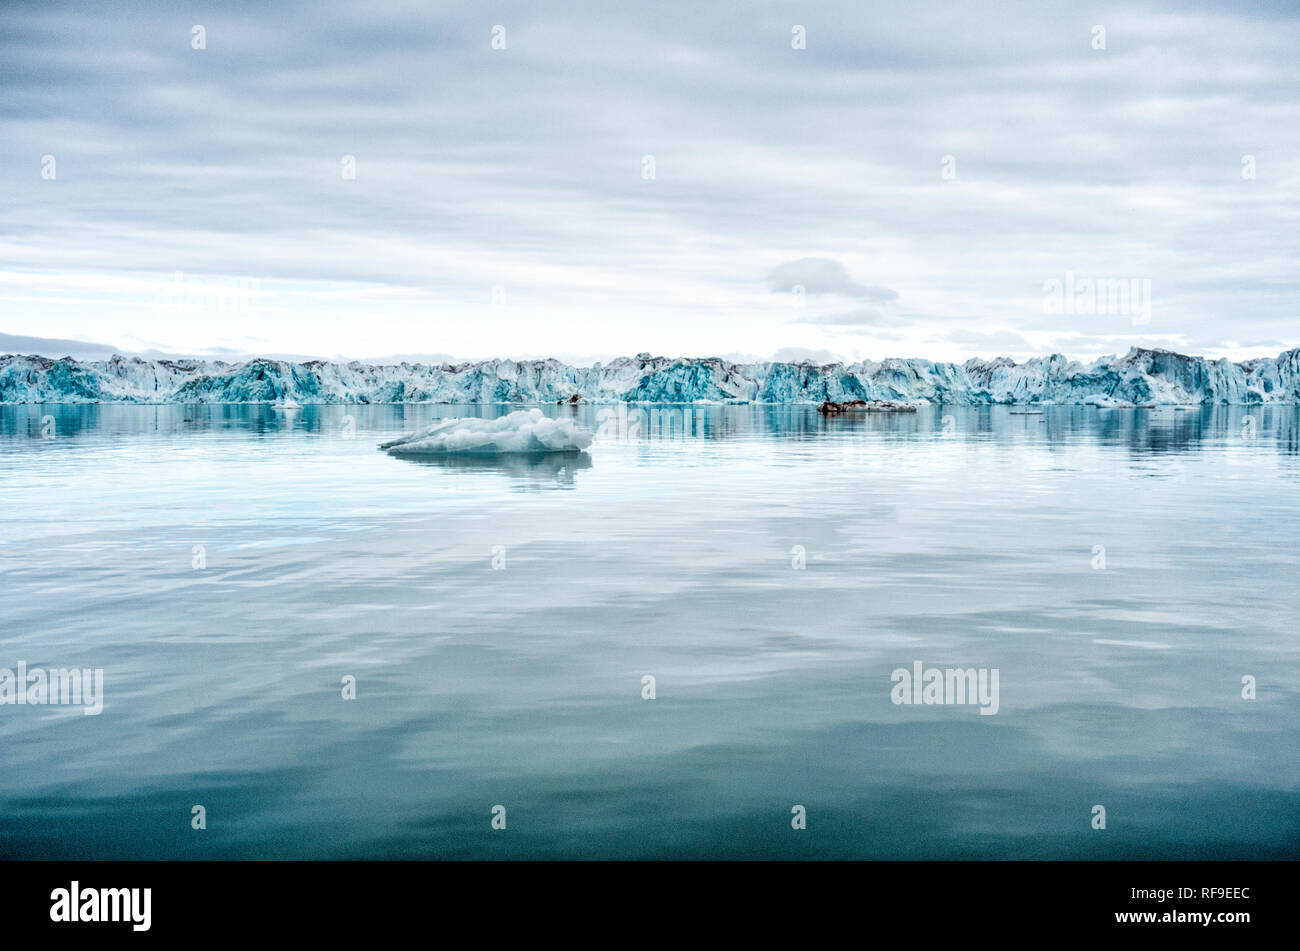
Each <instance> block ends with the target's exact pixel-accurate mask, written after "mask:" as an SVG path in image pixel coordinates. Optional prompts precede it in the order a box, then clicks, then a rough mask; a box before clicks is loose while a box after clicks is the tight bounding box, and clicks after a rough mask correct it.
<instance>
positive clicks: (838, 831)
mask: <svg viewBox="0 0 1300 951" xmlns="http://www.w3.org/2000/svg"><path fill="white" fill-rule="evenodd" d="M514 408H516V407H506V406H502V407H496V406H473V407H452V406H427V405H411V406H305V407H303V408H301V409H298V410H294V411H286V410H284V409H283V408H275V407H269V406H16V407H14V406H11V407H2V408H0V573H3V577H4V580H5V584H4V588H3V590H2V591H0V668H9V669H13V668H15V666H16V665H17V664H18V662H19V661H26V662H27V663H28V664H29V665H31V666H37V665H40V666H45V667H57V666H78V667H99V668H102V669H103V670H104V689H105V700H104V711H103V713H102V714H101V715H99V716H91V717H87V716H83V715H81V713H80V712H78V711H76V710H72V709H68V708H60V707H38V706H22V707H19V706H13V705H0V856H4V857H47V858H48V857H92V858H118V857H151V858H168V857H196V858H197V857H465V858H469V857H597V856H599V857H606V856H618V857H639V856H648V857H656V858H672V857H690V858H695V857H780V858H804V857H810V858H811V857H821V858H848V857H868V858H891V857H899V858H926V857H938V858H979V857H1018V856H1025V857H1051V858H1060V857H1070V856H1078V857H1085V858H1098V859H1103V858H1136V857H1144V858H1158V857H1169V858H1193V857H1200V858H1209V857H1216V858H1232V857H1238V858H1251V857H1257V858H1264V857H1290V858H1294V857H1297V855H1298V854H1300V763H1298V762H1297V759H1296V757H1295V737H1296V728H1297V710H1300V705H1298V704H1297V701H1298V700H1300V690H1298V689H1297V683H1298V682H1300V642H1298V641H1297V638H1296V636H1295V618H1296V615H1297V608H1300V594H1298V592H1300V585H1298V584H1297V582H1300V555H1298V554H1297V549H1296V546H1295V545H1294V544H1293V543H1292V542H1291V540H1292V539H1294V538H1295V537H1297V533H1298V532H1300V505H1298V502H1297V499H1298V498H1300V497H1298V496H1297V485H1296V483H1297V475H1298V474H1300V454H1298V453H1297V448H1298V444H1300V438H1298V433H1300V413H1298V412H1297V410H1296V408H1294V407H1281V406H1267V407H1259V406H1255V407H1193V408H1190V409H1181V410H1180V409H1175V408H1161V409H1155V410H1103V409H1095V408H1089V407H1044V408H1042V415H1025V414H1024V412H1025V411H1024V409H1023V408H1008V407H1001V406H978V407H971V406H960V407H944V406H933V407H924V408H922V410H921V411H920V412H917V413H911V414H902V415H890V414H861V415H845V416H839V417H833V418H829V419H827V418H823V417H821V416H820V415H819V414H818V413H817V412H816V408H815V407H812V406H739V407H734V406H667V407H636V406H633V407H627V406H624V407H618V406H614V407H608V406H593V405H585V404H584V405H579V406H561V407H544V408H543V411H544V412H547V413H553V414H566V415H572V416H573V417H575V418H576V419H577V420H579V421H580V422H581V423H582V425H584V426H586V427H587V428H589V429H591V430H592V431H593V432H596V433H597V438H596V440H595V442H594V443H593V445H592V447H591V449H590V450H589V452H588V453H579V454H574V456H573V457H571V458H570V457H567V456H565V457H539V458H522V457H500V458H483V457H454V456H447V457H439V458H436V459H418V460H416V459H409V458H400V459H399V458H394V457H391V456H389V455H388V454H386V453H384V452H381V451H379V450H378V449H377V446H378V444H379V443H380V442H383V441H384V440H386V439H391V438H393V437H394V436H396V435H399V434H401V433H403V432H409V431H412V430H415V429H419V428H422V427H425V426H428V425H429V424H430V423H431V422H433V421H434V420H436V419H438V418H442V417H449V416H466V415H473V416H495V415H499V414H501V413H505V412H508V411H510V410H511V409H514ZM47 437H48V438H47ZM552 489H566V490H568V491H549V490H552ZM915 661H922V662H923V663H925V664H926V665H928V666H938V667H974V668H997V669H998V670H999V671H1000V683H1001V704H1000V708H999V711H998V713H997V714H996V715H994V716H980V715H978V713H976V711H975V710H974V709H972V708H969V707H960V706H895V705H894V704H893V703H892V702H891V700H890V687H891V684H892V682H891V671H893V670H894V669H895V668H898V667H908V666H910V665H911V664H913V663H914V662H915ZM348 676H351V677H355V678H356V684H357V699H355V700H345V699H343V696H342V693H341V691H342V679H343V678H344V677H348ZM646 676H653V677H654V678H655V683H656V695H655V699H653V700H646V699H643V696H642V690H643V678H644V677H646ZM1246 676H1251V677H1254V678H1255V679H1256V681H1257V684H1258V688H1257V691H1258V692H1257V696H1256V698H1255V699H1253V700H1246V699H1244V698H1243V697H1242V690H1243V687H1242V678H1243V677H1246ZM196 803H198V804H203V805H205V806H206V807H207V810H208V817H209V822H208V829H207V831H205V832H203V833H197V832H194V831H192V830H191V829H190V826H189V820H190V810H191V808H192V806H193V805H194V804H196ZM498 803H501V804H504V805H506V806H507V808H508V815H509V827H508V832H507V833H505V834H495V833H493V832H492V830H491V827H490V824H489V822H490V818H491V817H490V809H491V807H492V806H493V805H495V804H498ZM794 804H801V805H804V806H805V807H806V808H807V812H808V828H807V829H806V830H804V831H801V832H794V831H793V830H792V829H791V827H790V809H791V806H792V805H794ZM1097 804H1103V805H1105V807H1106V809H1107V815H1108V826H1107V829H1106V831H1105V832H1099V831H1094V830H1093V829H1092V828H1091V826H1090V819H1091V815H1092V813H1091V810H1092V808H1093V806H1094V805H1097Z"/></svg>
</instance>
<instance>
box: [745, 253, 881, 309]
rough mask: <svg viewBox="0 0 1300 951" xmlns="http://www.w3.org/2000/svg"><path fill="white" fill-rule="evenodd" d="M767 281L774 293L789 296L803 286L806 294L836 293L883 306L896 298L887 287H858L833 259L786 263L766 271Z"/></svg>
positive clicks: (811, 259)
mask: <svg viewBox="0 0 1300 951" xmlns="http://www.w3.org/2000/svg"><path fill="white" fill-rule="evenodd" d="M767 280H768V283H769V286H770V287H771V289H772V293H773V294H788V293H790V290H791V288H794V287H796V286H799V287H802V288H803V289H804V293H805V294H839V295H841V296H843V297H857V298H864V299H866V300H869V301H872V302H873V303H884V302H885V301H892V300H897V299H898V291H895V290H891V289H890V288H888V287H877V286H874V285H871V284H859V283H858V282H857V281H855V280H853V278H851V277H850V276H849V272H848V271H847V270H845V268H844V265H843V264H841V263H840V262H839V261H836V260H833V259H832V258H799V260H797V261H786V262H785V263H784V264H781V265H778V266H777V267H774V268H772V270H771V271H769V272H768V275H767Z"/></svg>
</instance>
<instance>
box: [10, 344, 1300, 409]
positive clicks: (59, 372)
mask: <svg viewBox="0 0 1300 951" xmlns="http://www.w3.org/2000/svg"><path fill="white" fill-rule="evenodd" d="M575 395H577V396H580V397H581V398H583V399H585V400H588V401H590V402H597V403H617V402H656V403H682V402H685V403H691V402H701V401H710V402H720V403H721V402H760V403H820V402H822V401H823V400H835V401H843V400H851V399H864V400H874V399H882V400H898V401H906V402H931V403H1037V404H1050V403H1065V404H1095V405H1145V404H1153V403H1155V404H1168V403H1181V404H1194V403H1297V402H1300V348H1298V349H1295V350H1288V351H1286V352H1285V353H1282V354H1280V355H1279V356H1277V357H1275V358H1265V359H1256V360H1248V361H1245V362H1243V363H1233V362H1231V361H1229V360H1208V359H1205V358H1203V357H1189V356H1184V355H1183V354H1179V353H1173V352H1171V351H1168V350H1143V349H1133V350H1130V351H1129V352H1128V353H1127V354H1126V355H1124V356H1122V357H1103V358H1101V359H1100V360H1095V361H1093V362H1091V363H1080V362H1078V361H1072V360H1068V359H1067V358H1065V357H1063V356H1061V355H1060V354H1056V355H1053V356H1050V357H1037V358H1034V359H1032V360H1027V361H1025V362H1024V363H1016V362H1014V361H1013V360H1010V359H1008V358H1007V357H1000V358H998V359H996V360H992V361H983V360H968V361H967V362H966V363H962V364H957V363H933V362H931V361H929V360H916V359H907V360H901V359H886V360H881V361H879V362H877V361H873V360H864V361H862V362H861V363H851V364H839V363H832V364H825V365H816V364H813V363H753V364H739V363H730V362H728V361H726V360H721V359H718V358H716V357H715V358H705V359H686V358H681V359H671V358H667V357H652V356H650V355H649V354H640V355H638V356H636V357H621V358H619V359H617V360H612V361H610V362H609V363H607V364H603V365H602V364H597V365H595V366H593V367H572V366H568V365H567V364H564V363H560V362H559V361H558V360H521V361H515V360H488V361H482V362H478V363H461V364H446V365H442V366H431V365H425V364H408V363H401V364H396V365H386V366H373V365H370V364H365V363H355V362H354V363H329V362H325V361H319V360H314V361H310V362H306V363H292V362H287V361H283V360H265V359H255V360H249V361H247V362H245V363H224V362H221V361H206V360H142V359H139V358H136V357H122V356H115V357H113V358H112V359H111V360H96V361H76V360H72V359H71V358H67V357H65V358H64V359H62V360H51V359H49V358H46V357H36V356H20V355H15V354H10V355H7V356H0V403H119V402H120V403H272V402H276V401H279V400H285V399H292V400H297V401H298V402H300V403H554V402H556V401H558V400H567V399H569V398H571V397H573V396H575Z"/></svg>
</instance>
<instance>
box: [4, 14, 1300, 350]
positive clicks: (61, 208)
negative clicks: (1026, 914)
mask: <svg viewBox="0 0 1300 951" xmlns="http://www.w3.org/2000/svg"><path fill="white" fill-rule="evenodd" d="M200 27H201V30H200V29H198V28H200ZM1297 50H1300V2H1295V0H1292V2H1285V3H1284V2H1271V3H1270V2H1248V0H1244V2H1240V3H1237V2H1217V0H1216V2H1201V3H1160V4H1151V5H1143V4H1134V3H1129V2H1125V3H1087V2H1084V3H1079V2H1075V3H1053V2H1034V3H1023V4H1020V3H997V4H988V3H975V2H971V0H960V2H955V0H941V2H929V3H918V4H896V3H889V4H886V3H868V2H863V0H845V2H830V3H820V2H770V3H769V2H751V3H734V2H711V3H702V2H699V0H695V2H680V3H679V2H673V0H669V2H655V3H646V4H624V3H611V2H591V3H581V2H579V3H569V2H564V0H553V2H547V3H544V4H540V3H535V2H528V3H511V2H504V3H503V2H475V3H452V4H444V3H438V4H433V3H428V2H423V3H417V2H398V0H370V2H366V3H356V2H352V0H348V2H342V0H313V2H310V3H291V2H278V3H276V2H257V3H241V2H229V0H223V2H219V3H216V2H200V3H189V2H175V0H172V2H168V3H152V2H129V0H127V2H124V0H114V2H113V3H91V2H80V3H59V2H42V3H39V4H38V3H14V2H5V3H3V4H0V344H3V343H4V342H5V341H10V342H13V341H23V340H28V341H29V342H30V338H37V339H43V340H52V341H54V342H53V343H50V344H49V345H48V347H47V349H53V350H59V349H60V348H63V350H64V352H66V349H67V347H68V345H69V344H68V342H70V341H71V342H76V341H82V342H89V343H87V344H86V345H87V346H89V347H92V348H93V347H100V348H103V349H105V350H107V351H111V350H114V349H117V350H120V351H123V352H131V353H145V354H163V353H169V354H185V355H200V356H216V357H229V358H235V357H239V356H244V355H250V354H261V355H290V356H314V357H325V358H345V359H376V358H382V359H387V358H395V357H401V356H408V357H411V356H414V357H424V358H429V359H438V358H444V357H447V358H451V357H454V358H458V359H484V358H491V357H513V358H520V357H542V356H554V357H559V358H561V359H567V360H570V361H572V362H589V361H591V360H596V359H608V358H609V357H612V356H619V355H633V354H636V353H641V352H650V353H654V354H662V355H667V356H730V357H733V358H761V359H769V358H772V357H778V358H797V357H813V358H818V359H828V360H829V359H834V358H843V359H867V358H870V359H880V358H883V357H888V356H896V357H925V358H929V359H934V360H964V359H967V358H969V357H985V358H991V357H996V356H999V355H1006V356H1011V357H1013V358H1016V359H1023V358H1025V357H1028V356H1032V355H1039V354H1048V353H1054V352H1061V353H1065V354H1066V355H1068V356H1071V357H1076V358H1081V359H1082V358H1091V357H1096V356H1100V355H1103V354H1110V353H1124V352H1126V351H1127V350H1128V349H1129V348H1130V347H1132V346H1154V347H1165V348H1169V349H1174V350H1178V351H1181V352H1185V353H1194V354H1202V355H1207V356H1215V357H1219V356H1226V357H1231V358H1234V359H1241V358H1245V357H1252V356H1264V355H1269V356H1271V355H1275V354H1277V353H1278V352H1279V351H1281V350H1283V349H1287V348H1290V347H1295V346H1297V345H1300V322H1298V321H1297V318H1298V317H1300V308H1298V307H1297V293H1296V292H1297V287H1298V285H1300V213H1298V210H1300V148H1298V147H1300V55H1297ZM352 173H354V174H352ZM1099 291H1100V292H1099ZM49 355H55V356H61V355H63V354H62V352H57V353H55V352H52V353H50V354H49Z"/></svg>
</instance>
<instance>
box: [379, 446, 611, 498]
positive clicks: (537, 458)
mask: <svg viewBox="0 0 1300 951" xmlns="http://www.w3.org/2000/svg"><path fill="white" fill-rule="evenodd" d="M394 458H397V459H401V460H402V461H403V462H409V463H412V464H414V465H417V466H432V467H434V468H437V469H451V470H456V469H460V470H467V471H471V472H499V473H504V474H506V475H509V476H511V477H513V478H514V479H515V480H516V482H517V483H518V484H520V485H528V484H531V485H534V486H537V487H542V486H546V485H554V486H557V487H560V488H566V489H571V488H573V487H574V477H575V475H576V474H577V473H578V472H581V471H582V470H583V469H590V468H591V456H590V455H589V454H587V453H585V452H581V451H566V452H546V453H519V452H505V453H495V454H494V453H456V452H444V453H433V454H426V455H412V454H404V455H398V456H395V457H394Z"/></svg>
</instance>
